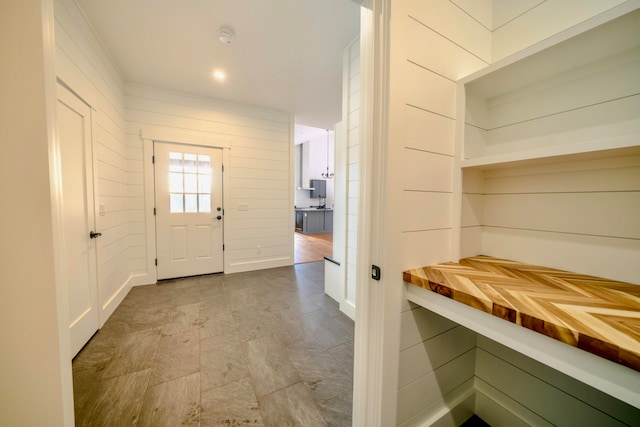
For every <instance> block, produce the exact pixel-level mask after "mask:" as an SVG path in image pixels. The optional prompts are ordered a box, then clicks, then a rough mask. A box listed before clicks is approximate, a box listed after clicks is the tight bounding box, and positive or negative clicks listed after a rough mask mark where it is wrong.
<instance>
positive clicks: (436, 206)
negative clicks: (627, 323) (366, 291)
mask: <svg viewBox="0 0 640 427" xmlns="http://www.w3.org/2000/svg"><path fill="white" fill-rule="evenodd" d="M416 3H418V2H416ZM419 3H420V4H416V5H413V4H412V5H411V6H409V5H406V8H405V9H400V7H399V9H400V13H398V12H397V11H396V10H395V9H394V10H393V15H394V18H392V19H393V20H392V27H393V23H394V22H395V21H399V22H398V23H397V26H396V27H395V28H396V29H395V30H394V31H393V32H392V34H393V35H392V51H393V50H394V49H397V50H401V51H402V56H401V58H396V59H395V60H394V62H392V66H393V65H396V66H398V67H399V66H400V65H398V63H399V62H400V61H401V60H404V58H405V57H406V58H408V61H407V64H406V66H407V67H408V68H409V69H410V70H409V71H408V72H407V73H406V74H404V75H403V76H404V77H403V78H405V79H408V78H407V76H409V77H410V79H408V83H407V84H408V85H416V86H417V83H416V82H420V83H421V84H422V87H421V88H415V89H414V87H412V89H413V90H414V91H413V94H415V95H417V97H416V98H413V99H415V101H414V100H413V99H412V98H410V101H408V102H407V103H406V104H407V108H408V112H406V113H405V114H404V115H403V117H402V120H404V122H402V123H403V126H404V128H405V129H406V136H405V138H404V139H403V140H404V141H409V142H408V143H406V144H405V146H404V147H403V149H404V150H405V156H404V157H403V159H404V165H403V168H404V169H405V170H406V172H405V179H404V193H405V194H404V196H403V200H404V206H406V207H407V209H406V211H407V212H406V213H405V220H404V221H403V237H404V243H403V246H404V253H405V255H404V257H403V260H404V262H405V265H404V267H405V268H412V267H418V266H422V265H428V264H433V263H437V262H442V261H448V260H449V259H450V258H449V257H450V256H451V255H452V253H451V252H450V250H451V248H452V246H453V249H455V245H456V244H457V243H456V242H452V240H451V239H452V238H455V236H452V235H451V232H450V228H451V226H452V224H451V218H453V220H455V218H456V217H457V214H456V213H455V212H453V210H454V209H455V207H452V206H451V204H450V203H451V202H450V200H451V197H452V194H451V193H452V189H453V191H455V190H456V188H455V184H454V183H452V179H451V177H452V176H453V174H454V173H456V172H454V171H452V170H451V167H452V166H449V163H452V162H451V161H450V160H449V159H448V156H451V155H452V154H453V152H454V143H453V139H454V135H453V133H454V130H453V127H454V123H453V121H454V120H455V119H456V117H455V113H454V114H452V115H451V114H448V113H447V111H449V110H448V108H452V106H453V105H454V103H455V91H454V90H453V89H447V84H448V83H447V82H451V83H453V82H455V81H456V80H457V79H459V78H460V77H462V76H464V75H465V74H468V73H469V72H470V71H473V69H474V68H475V69H479V68H481V67H483V66H484V65H487V64H488V62H491V60H492V58H494V59H498V58H501V57H504V56H506V55H508V54H511V53H513V52H515V51H516V50H519V49H521V48H525V47H528V46H529V45H531V44H533V43H535V42H537V41H540V40H542V39H544V38H545V37H548V36H549V35H551V34H554V33H555V32H558V31H561V30H563V29H565V28H568V27H570V26H571V25H574V24H575V23H577V22H580V21H582V20H584V19H587V18H589V17H590V16H593V15H594V14H596V13H599V12H601V11H603V10H606V9H608V8H611V7H613V6H615V5H616V4H618V3H620V2H618V1H612V2H606V4H605V2H597V1H591V2H586V3H588V4H585V9H584V10H582V11H581V12H580V13H579V14H574V13H568V12H566V11H565V12H562V11H563V10H564V8H565V6H566V2H562V1H556V0H548V1H546V2H534V3H541V4H539V5H538V6H537V7H535V8H531V9H530V10H528V11H527V9H526V8H525V10H524V13H518V14H515V18H514V19H513V20H511V21H510V22H509V23H508V24H506V25H502V26H501V27H500V28H499V29H497V30H496V31H491V26H484V25H480V26H479V25H477V24H479V23H480V22H481V21H482V20H483V19H484V18H483V17H478V16H474V11H473V10H471V9H470V8H467V9H466V10H465V5H466V6H470V5H474V7H475V6H477V3H475V2H465V1H451V2H447V1H441V2H439V1H433V2H419ZM562 3H565V5H563V4H562ZM496 4H501V3H500V2H494V5H496ZM432 8H433V9H432ZM584 11H587V12H586V14H583V12H584ZM460 13H461V14H465V15H467V16H466V17H464V16H459V17H458V16H457V15H458V14H460ZM529 13H531V15H529ZM494 16H495V14H494ZM576 16H578V18H576ZM468 18H473V21H475V24H474V22H467V20H468ZM548 19H550V20H551V21H553V25H551V26H550V27H547V26H546V25H540V22H546V20H548ZM394 20H395V21H394ZM403 20H404V21H405V22H402V21H403ZM411 21H413V22H411ZM416 24H418V25H416ZM461 28H462V29H463V30H462V31H461V32H460V34H458V33H457V32H458V31H460V30H461ZM549 28H552V29H553V31H551V32H549ZM523 33H526V34H525V35H523ZM400 34H403V35H400ZM404 34H406V35H404ZM394 38H395V41H396V42H397V43H395V42H394ZM523 40H524V41H526V42H523ZM423 41H424V45H422V43H423ZM438 42H439V43H438ZM492 43H493V44H494V45H495V46H494V49H493V50H492V52H491V51H489V50H487V49H490V48H491V45H492ZM414 52H415V53H414ZM413 58H420V59H413ZM477 60H479V61H478V62H476V61H477ZM466 61H471V62H466ZM482 62H484V65H483V64H482ZM465 63H466V65H465ZM412 67H419V68H420V69H414V70H411V68H412ZM392 70H393V68H392ZM425 71H430V72H432V74H433V75H429V76H427V74H426V72H425ZM395 78H396V77H394V75H393V72H392V85H393V81H395ZM392 87H393V86H392ZM408 92H409V91H408ZM410 96H411V93H410V94H409V95H407V97H410ZM414 102H420V103H419V104H414ZM415 107H419V108H417V109H415V111H414V110H411V108H415ZM453 108H455V107H453ZM420 117H421V118H420ZM427 117H430V122H427ZM445 119H447V120H445ZM427 123H428V124H427ZM421 126H422V127H421ZM392 135H395V136H397V133H392ZM413 141H421V142H413ZM394 143H396V142H395V141H392V142H391V144H394ZM624 162H625V163H627V166H629V167H625V168H621V166H622V165H621V164H620V161H618V164H617V165H615V166H613V167H612V168H611V167H610V166H611V165H609V167H608V166H607V165H605V164H602V165H600V167H599V168H598V167H596V169H600V170H599V171H595V172H588V173H587V172H584V173H583V174H582V175H581V177H576V175H575V172H576V171H574V172H573V176H568V175H571V174H568V175H567V176H563V177H561V178H560V181H554V182H556V183H557V182H560V183H561V184H563V186H564V187H567V186H571V187H573V190H571V191H577V192H580V191H581V190H580V189H582V190H585V189H586V187H588V186H589V184H588V183H586V182H582V179H586V181H590V182H592V183H593V182H596V181H598V176H602V174H603V173H605V174H607V175H608V178H607V179H606V180H605V181H600V183H601V184H602V185H609V186H614V187H616V188H615V189H610V190H611V191H614V192H616V193H615V194H613V193H611V194H609V195H604V196H603V197H604V198H607V197H609V198H611V197H613V198H620V197H622V198H625V200H627V201H629V200H630V199H633V200H635V201H631V202H629V203H626V202H625V203H626V204H625V206H631V209H630V210H626V211H625V212H626V213H624V214H622V216H621V218H622V220H623V221H624V223H623V224H622V227H621V228H622V229H623V230H625V231H624V233H625V237H626V238H627V243H628V237H633V236H631V235H630V234H629V233H633V230H637V227H636V226H635V225H637V220H635V219H634V218H637V214H634V213H635V212H636V209H637V196H636V195H635V194H634V193H627V194H621V192H624V191H626V190H628V187H629V186H632V187H634V188H633V189H632V191H636V192H637V189H636V186H635V185H633V184H632V182H635V181H637V180H635V178H633V179H632V180H631V181H629V178H631V177H637V173H638V171H637V164H634V165H629V164H628V163H629V162H632V163H633V160H632V159H625V161H624ZM609 163H610V162H609ZM590 166H591V167H592V166H594V165H593V164H591V165H590ZM576 168H577V169H585V165H582V166H579V165H578V166H576ZM602 169H613V170H615V172H611V173H610V172H603V171H602ZM529 172H530V173H529V174H527V175H528V176H522V174H519V173H516V172H515V171H511V173H510V172H509V171H496V172H491V173H487V174H486V175H483V174H482V172H479V171H468V172H466V173H465V177H464V181H465V182H464V186H465V191H467V192H468V193H467V194H465V198H463V209H462V221H461V222H462V226H463V230H462V233H463V241H467V242H471V244H470V245H469V246H467V247H465V248H463V253H462V255H463V256H467V255H474V254H477V253H481V252H482V251H483V250H487V248H489V247H490V248H494V249H495V248H497V247H498V245H499V244H498V243H496V242H498V241H502V242H505V245H503V247H502V248H501V249H504V251H503V252H504V253H501V255H503V256H507V252H509V251H512V249H513V248H514V247H515V248H516V250H517V251H520V252H519V253H525V252H527V251H529V256H531V251H532V250H533V251H535V248H534V247H532V246H530V245H519V244H518V242H516V241H506V240H504V239H502V240H501V238H500V237H495V236H491V232H490V233H488V234H486V233H485V236H484V240H483V239H482V238H480V237H479V236H477V235H478V233H479V231H478V230H479V227H475V226H474V225H479V224H482V223H483V221H484V222H486V221H488V220H489V218H491V220H492V221H498V222H500V221H501V220H504V221H507V222H509V221H511V222H513V221H516V222H517V221H520V222H521V221H522V218H523V217H522V216H521V215H518V213H522V210H523V209H524V210H527V209H531V208H532V206H535V203H534V201H533V199H534V198H536V197H537V198H540V197H546V198H553V197H556V195H554V194H546V195H540V194H530V193H535V192H536V190H535V189H533V187H535V186H536V185H537V186H539V185H540V183H541V182H542V183H544V180H541V178H540V177H541V173H540V171H539V170H538V171H534V170H530V171H529ZM527 180H528V181H529V184H530V185H529V186H526V190H524V189H525V187H522V186H521V187H520V190H518V191H520V192H524V193H527V194H530V196H527V195H522V194H516V195H513V194H507V193H510V192H512V191H513V188H514V185H516V186H517V185H520V184H521V183H522V181H527ZM531 182H536V183H537V184H531ZM577 182H581V184H580V185H579V186H577V187H576V185H575V184H576V183H577ZM616 183H617V186H616ZM623 183H625V184H623ZM532 185H533V187H532ZM585 186H586V187H585ZM623 187H624V188H623ZM565 189H566V188H565ZM538 190H539V188H538ZM544 191H546V192H549V191H552V190H550V189H549V188H546V190H544ZM553 191H562V189H561V188H559V187H555V189H554V190H553ZM586 191H590V190H588V189H586ZM487 192H491V193H492V194H491V195H489V196H488V197H487V196H483V195H485V194H487ZM413 193H416V194H413ZM636 194H637V193H636ZM527 197H528V198H527ZM571 197H574V198H576V197H577V198H580V197H581V196H580V195H578V194H574V195H569V198H571ZM524 199H526V201H524V202H523V200H524ZM597 199H600V197H599V196H597V197H595V198H594V199H593V202H591V201H589V202H588V203H587V204H588V205H589V206H590V208H595V205H597V204H600V205H601V206H602V200H600V202H598V201H597ZM454 206H455V205H454ZM571 206H573V205H571ZM618 206H620V205H619V204H618ZM503 208H504V209H506V211H504V210H503ZM590 208H587V211H589V210H590ZM603 209H604V210H606V209H607V208H599V209H596V211H598V212H601V211H602V212H603V213H602V214H605V213H604V211H603ZM574 213H575V214H576V215H579V213H578V212H574ZM534 216H536V215H529V216H528V218H533V217H534ZM616 216H617V215H616ZM538 217H539V215H538ZM559 218H560V216H559V215H558V214H556V215H552V216H551V217H548V216H547V217H546V218H545V217H544V216H542V217H540V218H536V219H535V221H538V222H540V221H543V222H544V221H546V222H547V223H552V228H553V226H556V227H559V226H561V224H560V222H561V219H559ZM585 220H586V221H587V222H592V223H595V222H598V221H595V217H586V219H585ZM634 221H636V222H634ZM583 222H584V221H583ZM605 222H606V221H605ZM579 223H580V221H577V223H575V224H573V225H572V226H580V224H579ZM599 223H600V224H602V221H599ZM634 224H635V225H634ZM505 225H507V223H506V222H505ZM511 225H513V224H510V225H509V226H511ZM529 225H531V224H529ZM517 226H518V227H524V228H526V226H527V225H526V224H525V225H522V224H517ZM601 227H602V226H601ZM611 227H614V228H615V227H616V226H615V225H610V226H609V228H611ZM556 231H557V230H556ZM523 232H524V231H523ZM454 234H455V233H454ZM474 234H475V235H476V236H475V237H473V235H474ZM613 234H615V233H613ZM533 240H535V239H533ZM537 240H540V239H537ZM620 242H622V240H618V246H620ZM627 246H630V245H629V244H627ZM496 250H497V249H496ZM464 252H466V253H464ZM511 253H513V252H511ZM596 264H597V263H596ZM403 307H404V311H403V312H402V316H401V317H402V320H401V325H402V329H401V346H400V366H399V384H398V386H399V391H398V411H397V423H398V424H400V425H431V424H436V423H437V424H438V425H457V424H459V423H460V422H461V417H462V419H464V416H465V415H468V413H469V412H468V411H475V412H477V413H478V414H480V415H481V416H483V417H484V418H485V419H486V420H487V421H489V422H490V423H491V424H492V425H525V424H526V422H529V423H533V424H534V425H538V424H540V425H551V424H554V425H563V424H564V425H574V424H575V421H576V420H578V418H576V417H577V416H578V415H575V412H567V411H566V410H563V407H564V406H565V405H566V406H568V407H572V408H576V409H575V410H576V411H583V412H581V414H582V413H584V414H591V416H589V417H587V418H588V421H589V422H590V423H591V424H590V425H597V424H598V423H600V425H617V423H618V422H619V421H622V422H626V423H631V424H633V422H634V421H635V420H637V419H638V412H637V410H634V409H633V408H630V407H629V406H628V405H625V404H622V403H621V402H619V401H617V400H615V399H612V398H610V397H608V396H606V395H603V394H602V393H600V392H598V391H597V390H594V389H591V388H589V387H587V386H584V385H583V384H582V383H579V382H577V381H575V380H572V379H571V378H568V377H567V376H565V375H563V374H561V373H559V372H557V371H554V370H552V369H550V368H547V367H545V366H543V365H540V364H538V363H537V362H534V361H532V360H531V359H528V358H526V357H524V356H522V355H520V354H518V353H516V352H513V351H511V350H508V349H504V348H503V347H501V346H499V345H497V344H495V343H493V342H491V341H489V340H487V339H485V338H484V337H481V336H478V337H477V347H476V344H475V343H473V341H474V337H475V335H474V334H473V333H469V332H466V331H465V330H464V329H462V328H461V327H459V326H456V325H455V324H451V325H446V323H445V325H442V326H441V328H442V331H440V332H439V333H438V332H436V333H434V332H433V330H432V329H433V328H434V325H438V324H439V322H442V321H441V319H442V318H440V317H439V316H437V315H436V314H434V313H431V312H429V311H427V310H425V309H423V308H420V307H416V306H414V305H413V304H404V306H403ZM458 330H461V331H460V332H457V333H459V334H461V335H462V336H463V337H466V339H467V341H465V338H456V340H447V338H446V337H447V335H449V334H453V333H454V332H455V331H458ZM416 331H420V332H419V333H416ZM463 331H465V332H463ZM465 342H466V344H465ZM454 344H455V345H457V347H456V346H454ZM470 352H473V354H474V356H473V361H472V360H471V359H470V360H468V361H466V362H463V361H462V360H464V358H463V357H462V356H461V355H466V354H470ZM469 357H470V356H469ZM468 363H475V367H472V368H471V369H470V370H469V365H468ZM456 364H457V365H458V368H457V369H456V370H455V371H456V372H467V375H468V377H467V378H469V379H470V380H471V383H472V384H469V383H468V381H467V382H466V383H465V381H464V376H462V377H455V376H453V375H450V374H449V373H448V372H449V371H448V368H449V367H451V366H454V365H456ZM534 365H535V366H534ZM441 370H442V373H440V371H441ZM473 377H475V378H473ZM432 378H435V379H436V380H435V381H434V380H433V379H432ZM456 385H457V387H458V388H456ZM514 386H515V388H514ZM469 389H473V392H474V393H475V397H474V399H473V401H472V402H469V401H468V400H465V396H467V394H465V393H466V391H467V390H469ZM531 390H538V392H536V393H531ZM456 394H457V397H458V398H457V400H456ZM416 395H418V396H419V397H418V398H416ZM510 396H513V397H510ZM448 398H450V400H453V401H454V402H455V404H454V405H450V406H449V407H455V408H458V409H460V410H458V411H456V410H453V411H452V412H451V413H449V414H446V412H447V410H446V409H444V407H445V405H446V404H447V402H446V401H447V399H448ZM558 402H562V405H559V404H558ZM602 402H606V403H602ZM456 405H457V406H456ZM505 408H507V409H505ZM594 408H595V409H594ZM465 411H467V412H465ZM445 414H446V415H445ZM607 414H608V415H607ZM443 415H444V416H443ZM523 420H524V421H523ZM403 423H404V424H403ZM545 423H547V424H545ZM603 423H604V424H603Z"/></svg>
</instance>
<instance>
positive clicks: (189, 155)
mask: <svg viewBox="0 0 640 427" xmlns="http://www.w3.org/2000/svg"><path fill="white" fill-rule="evenodd" d="M153 154H154V157H155V182H156V245H157V248H156V251H157V257H158V279H159V280H160V279H170V278H174V277H186V276H195V275H198V274H209V273H219V272H221V271H222V270H223V266H224V262H223V247H222V244H223V235H222V223H223V209H222V150H221V149H216V148H208V147H200V146H193V145H183V144H175V143H167V142H154V153H153Z"/></svg>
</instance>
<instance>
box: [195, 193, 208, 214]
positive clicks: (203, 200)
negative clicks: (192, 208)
mask: <svg viewBox="0 0 640 427" xmlns="http://www.w3.org/2000/svg"><path fill="white" fill-rule="evenodd" d="M198 199H199V200H198V202H199V208H200V212H211V195H210V194H199V195H198Z"/></svg>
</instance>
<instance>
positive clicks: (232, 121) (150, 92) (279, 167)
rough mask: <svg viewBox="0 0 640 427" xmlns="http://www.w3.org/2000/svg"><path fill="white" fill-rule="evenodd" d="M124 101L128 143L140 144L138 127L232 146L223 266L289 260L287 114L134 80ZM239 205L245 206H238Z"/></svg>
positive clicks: (248, 266)
mask: <svg viewBox="0 0 640 427" xmlns="http://www.w3.org/2000/svg"><path fill="white" fill-rule="evenodd" d="M126 105H127V113H128V115H127V119H128V123H127V131H128V132H129V134H130V135H131V140H132V141H133V142H132V144H133V146H134V147H136V146H137V147H139V148H140V149H141V144H142V141H141V140H140V138H139V137H138V138H137V139H136V135H139V134H140V131H141V130H147V131H153V132H154V133H155V134H157V135H167V138H169V139H170V138H172V137H173V138H179V140H178V141H189V140H190V138H191V137H196V138H198V139H202V138H204V139H207V140H220V141H224V142H228V143H229V144H230V150H229V159H228V162H227V163H226V164H225V173H224V180H225V187H226V190H227V193H226V194H225V200H226V201H227V202H229V203H230V206H225V221H226V227H225V231H226V233H225V254H224V255H225V265H226V267H225V272H227V273H230V272H233V271H246V270H253V269H256V268H265V267H274V266H280V265H288V264H291V263H292V262H293V253H292V248H291V246H292V245H291V243H292V240H291V233H292V223H291V220H292V214H293V211H292V199H291V198H292V190H291V183H290V173H291V172H290V170H291V165H290V149H291V140H290V120H291V117H290V116H289V115H287V114H282V113H274V112H269V111H266V110H260V109H253V108H250V107H245V106H240V105H235V104H230V103H225V102H219V101H216V100H211V99H206V98H200V97H195V96H190V95H181V94H176V93H172V92H168V91H163V90H158V89H151V88H144V87H140V86H127V88H126ZM198 139H196V140H198ZM169 142H171V141H169ZM147 196H149V194H148V193H147ZM240 203H242V204H245V205H246V206H247V209H248V210H246V211H244V210H243V211H240V210H239V209H238V204H240Z"/></svg>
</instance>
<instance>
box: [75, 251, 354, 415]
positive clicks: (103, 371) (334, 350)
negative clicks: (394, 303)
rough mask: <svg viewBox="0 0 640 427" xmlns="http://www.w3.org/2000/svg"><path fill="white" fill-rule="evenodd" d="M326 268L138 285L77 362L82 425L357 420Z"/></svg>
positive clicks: (343, 328)
mask: <svg viewBox="0 0 640 427" xmlns="http://www.w3.org/2000/svg"><path fill="white" fill-rule="evenodd" d="M323 269H324V267H323V263H310V264H299V265H296V266H294V267H283V268H276V269H271V270H262V271H256V272H250V273H238V274H231V275H211V276H201V277H196V278H188V279H181V280H175V281H169V282H162V283H160V284H159V285H149V286H139V287H135V288H133V289H132V290H131V292H130V293H129V295H127V297H126V298H125V299H124V301H123V302H122V304H121V305H120V306H119V307H118V309H117V310H116V311H115V312H114V313H113V315H112V316H111V318H109V320H108V321H107V322H106V323H105V325H104V327H103V328H102V329H101V330H100V331H99V332H98V333H97V334H96V335H95V336H94V337H93V338H92V339H91V341H90V342H89V343H88V344H87V345H86V346H85V348H84V349H83V350H82V351H81V352H80V353H79V354H78V355H77V356H76V358H75V359H74V361H73V383H74V394H75V411H76V425H78V426H89V425H91V426H93V425H95V426H130V425H138V426H154V427H156V426H183V425H188V426H198V425H200V426H218V425H222V426H234V425H252V426H262V425H264V426H278V427H280V426H350V425H351V402H352V395H353V393H352V388H353V387H352V383H353V334H354V324H353V322H352V321H351V320H350V319H349V318H348V317H346V316H345V315H344V314H342V313H341V312H340V311H339V310H338V306H337V304H336V303H335V302H334V301H333V300H332V299H331V298H329V297H327V296H326V295H324V292H323V288H324V285H323Z"/></svg>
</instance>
